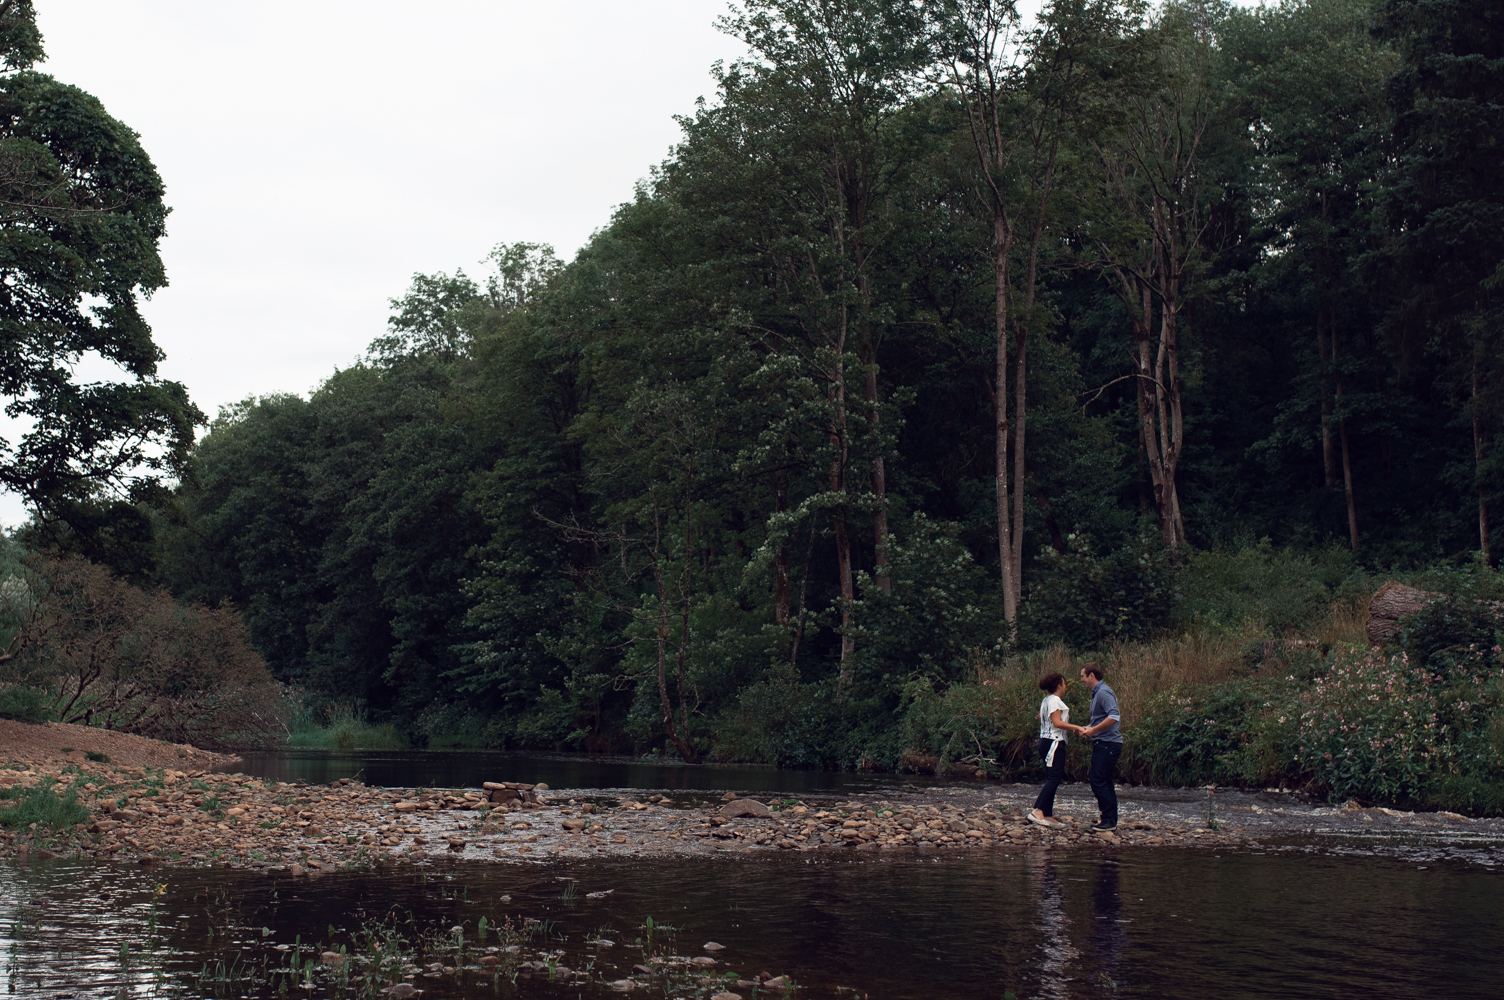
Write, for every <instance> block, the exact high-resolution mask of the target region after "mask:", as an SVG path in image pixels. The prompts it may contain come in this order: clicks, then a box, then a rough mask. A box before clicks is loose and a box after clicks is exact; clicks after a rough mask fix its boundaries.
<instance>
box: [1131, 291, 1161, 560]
mask: <svg viewBox="0 0 1504 1000" xmlns="http://www.w3.org/2000/svg"><path fill="white" fill-rule="evenodd" d="M1139 295H1140V300H1141V301H1140V307H1141V309H1142V312H1141V313H1140V315H1139V316H1138V317H1137V318H1135V319H1134V321H1133V337H1134V340H1135V341H1136V342H1137V347H1138V358H1137V361H1138V378H1136V379H1134V381H1135V382H1137V383H1138V426H1139V435H1138V440H1139V447H1140V448H1142V449H1143V452H1144V459H1145V462H1146V463H1147V464H1148V466H1149V487H1150V490H1151V491H1152V492H1153V496H1154V516H1155V518H1156V519H1157V520H1158V521H1159V526H1160V531H1161V533H1163V532H1164V527H1165V525H1167V524H1169V523H1170V507H1169V497H1168V496H1167V495H1166V494H1165V478H1164V475H1165V467H1164V462H1163V461H1162V459H1161V453H1160V447H1159V434H1158V431H1157V430H1156V424H1157V421H1156V414H1157V413H1159V411H1160V400H1159V396H1160V392H1159V385H1160V383H1159V374H1158V371H1157V366H1156V365H1154V364H1152V363H1151V362H1150V354H1151V351H1152V347H1151V344H1150V340H1149V331H1150V330H1152V329H1153V324H1154V300H1153V298H1152V296H1151V295H1150V292H1149V287H1148V285H1144V286H1143V287H1142V288H1141V289H1140V291H1139ZM1168 545H1169V542H1168V540H1167V541H1166V546H1167V547H1168Z"/></svg>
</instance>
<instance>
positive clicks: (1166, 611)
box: [1019, 531, 1177, 649]
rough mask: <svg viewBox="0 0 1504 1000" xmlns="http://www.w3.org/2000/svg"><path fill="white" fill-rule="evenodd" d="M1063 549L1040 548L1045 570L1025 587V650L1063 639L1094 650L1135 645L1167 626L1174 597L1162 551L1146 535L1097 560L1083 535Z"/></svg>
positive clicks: (1071, 539)
mask: <svg viewBox="0 0 1504 1000" xmlns="http://www.w3.org/2000/svg"><path fill="white" fill-rule="evenodd" d="M1066 546H1067V547H1066V551H1065V552H1056V551H1055V550H1054V549H1045V550H1044V553H1043V554H1042V555H1041V556H1040V559H1041V560H1042V561H1043V562H1044V564H1045V571H1044V572H1042V573H1040V574H1039V576H1038V577H1037V578H1036V580H1035V581H1034V583H1033V584H1032V585H1031V586H1030V587H1029V591H1028V600H1027V601H1026V602H1025V604H1024V606H1023V608H1022V609H1021V611H1022V613H1021V614H1020V629H1019V633H1020V640H1021V641H1022V642H1023V643H1024V644H1026V645H1048V644H1049V643H1051V642H1056V641H1060V642H1064V643H1065V644H1066V645H1068V646H1071V647H1072V648H1074V649H1093V648H1098V647H1101V646H1104V645H1107V644H1108V643H1111V642H1137V641H1141V640H1143V639H1146V638H1148V637H1149V636H1150V635H1152V634H1154V633H1156V632H1159V631H1161V630H1163V629H1164V628H1165V627H1166V626H1168V625H1169V623H1170V619H1171V615H1172V613H1173V611H1174V608H1175V603H1176V600H1177V595H1176V591H1175V585H1174V578H1173V574H1172V573H1171V568H1170V562H1169V558H1168V557H1167V556H1166V554H1165V550H1164V546H1163V545H1162V544H1161V543H1160V542H1159V540H1158V539H1157V538H1156V537H1155V536H1154V535H1153V534H1152V533H1151V532H1148V531H1145V532H1141V533H1140V534H1139V535H1138V536H1137V537H1136V538H1135V539H1133V540H1132V541H1131V542H1129V543H1128V544H1126V545H1124V546H1122V547H1121V548H1119V549H1117V550H1116V551H1114V552H1111V553H1108V554H1106V555H1097V554H1095V553H1094V552H1093V551H1092V547H1091V540H1090V539H1089V538H1088V537H1087V536H1086V535H1085V534H1084V533H1082V532H1080V531H1077V532H1075V533H1074V534H1071V535H1067V536H1066Z"/></svg>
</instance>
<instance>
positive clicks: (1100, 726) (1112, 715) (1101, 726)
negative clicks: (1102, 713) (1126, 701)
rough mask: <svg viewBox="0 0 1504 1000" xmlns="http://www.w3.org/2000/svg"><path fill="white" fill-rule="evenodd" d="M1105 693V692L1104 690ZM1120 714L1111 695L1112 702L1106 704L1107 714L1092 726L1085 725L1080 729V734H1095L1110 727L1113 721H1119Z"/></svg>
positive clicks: (1115, 700) (1116, 703)
mask: <svg viewBox="0 0 1504 1000" xmlns="http://www.w3.org/2000/svg"><path fill="white" fill-rule="evenodd" d="M1104 693H1105V692H1104ZM1121 721H1122V718H1121V714H1120V713H1119V711H1118V700H1117V698H1116V696H1112V704H1111V705H1108V706H1107V716H1106V718H1104V719H1103V720H1102V721H1101V722H1098V723H1097V724H1096V725H1094V726H1087V727H1086V728H1085V729H1083V730H1081V735H1082V736H1095V735H1097V734H1098V733H1100V732H1103V731H1105V730H1108V729H1111V728H1112V726H1113V724H1114V723H1117V722H1121Z"/></svg>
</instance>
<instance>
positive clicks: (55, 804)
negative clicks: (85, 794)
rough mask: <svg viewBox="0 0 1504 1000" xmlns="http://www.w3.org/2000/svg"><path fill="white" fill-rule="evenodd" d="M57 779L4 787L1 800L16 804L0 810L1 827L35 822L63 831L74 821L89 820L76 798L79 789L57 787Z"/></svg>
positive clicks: (21, 827)
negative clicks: (28, 786)
mask: <svg viewBox="0 0 1504 1000" xmlns="http://www.w3.org/2000/svg"><path fill="white" fill-rule="evenodd" d="M56 785H57V782H56V781H54V780H52V779H50V778H48V779H45V780H43V781H41V782H38V783H37V784H35V785H32V786H31V787H30V788H7V789H4V790H3V791H0V799H9V800H11V801H13V802H14V803H15V805H13V806H11V807H10V808H8V809H0V826H6V827H10V828H11V829H13V830H15V829H25V828H28V827H30V826H31V825H32V824H33V823H35V824H36V825H37V826H39V827H46V828H47V829H50V830H65V829H67V828H69V827H72V826H74V825H75V824H77V823H87V822H88V821H89V810H87V809H85V808H84V807H83V806H82V805H80V804H79V801H78V792H76V791H74V790H73V789H72V788H68V789H65V790H60V789H58V788H57V787H56Z"/></svg>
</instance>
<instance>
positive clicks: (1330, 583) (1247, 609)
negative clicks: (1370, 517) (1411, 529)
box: [1175, 538, 1374, 636]
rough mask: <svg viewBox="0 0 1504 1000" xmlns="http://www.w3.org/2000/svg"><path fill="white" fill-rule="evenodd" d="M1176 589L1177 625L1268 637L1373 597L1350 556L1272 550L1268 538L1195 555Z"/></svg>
mask: <svg viewBox="0 0 1504 1000" xmlns="http://www.w3.org/2000/svg"><path fill="white" fill-rule="evenodd" d="M1176 582H1177V590H1178V592H1179V595H1180V602H1179V604H1178V605H1177V607H1176V609H1175V618H1176V621H1177V623H1179V624H1183V625H1185V626H1188V627H1194V628H1201V629H1205V630H1207V631H1209V632H1212V633H1221V632H1236V633H1239V634H1247V633H1248V632H1250V631H1253V632H1263V633H1265V634H1268V635H1271V636H1283V635H1284V634H1286V633H1287V632H1290V631H1293V630H1298V629H1303V628H1306V627H1308V626H1310V625H1312V624H1313V623H1314V622H1316V621H1317V620H1318V619H1320V618H1322V617H1324V616H1326V615H1327V614H1328V613H1329V611H1330V610H1331V605H1332V603H1333V602H1334V601H1340V600H1346V599H1351V598H1353V597H1357V596H1362V595H1366V594H1367V593H1368V592H1370V591H1372V590H1373V589H1374V588H1373V587H1372V585H1371V583H1370V580H1369V578H1368V577H1367V576H1366V575H1365V574H1364V573H1362V571H1361V570H1360V568H1359V564H1358V561H1357V559H1356V558H1355V557H1354V556H1353V554H1352V553H1351V552H1350V551H1347V550H1345V549H1340V548H1336V547H1329V548H1326V549H1323V550H1320V551H1318V552H1300V551H1294V550H1290V549H1275V548H1274V547H1273V545H1271V544H1270V542H1269V539H1267V538H1265V539H1263V540H1261V541H1260V542H1259V544H1257V545H1248V546H1243V547H1241V548H1237V549H1217V550H1213V551H1210V552H1203V551H1193V552H1191V553H1189V554H1188V556H1187V560H1186V566H1185V567H1184V569H1183V571H1182V572H1181V573H1180V574H1179V576H1178V577H1177V581H1176Z"/></svg>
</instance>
